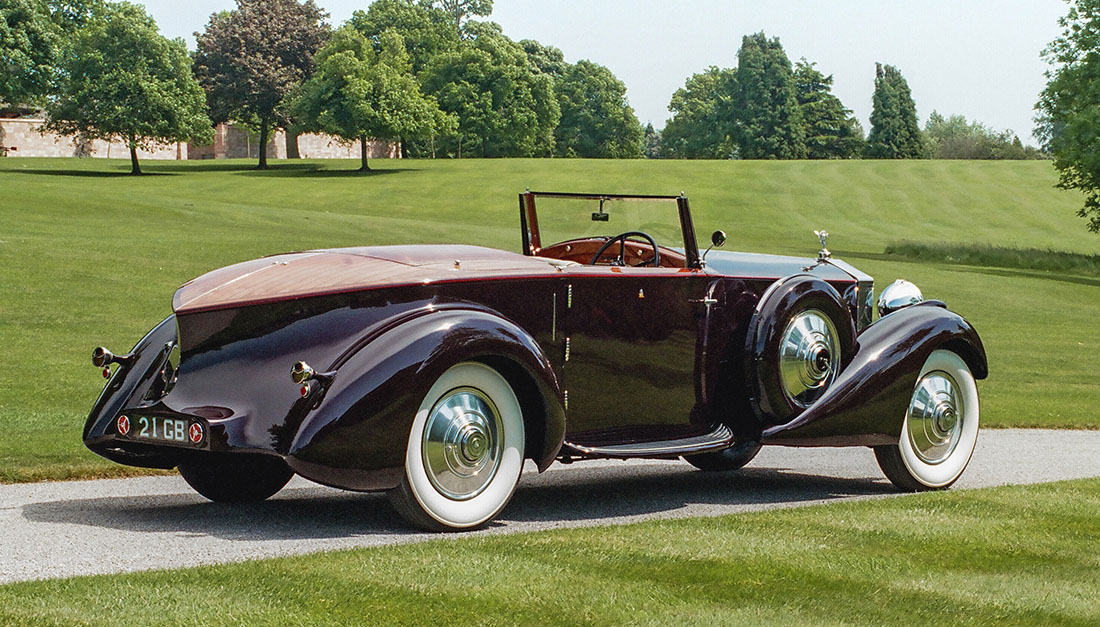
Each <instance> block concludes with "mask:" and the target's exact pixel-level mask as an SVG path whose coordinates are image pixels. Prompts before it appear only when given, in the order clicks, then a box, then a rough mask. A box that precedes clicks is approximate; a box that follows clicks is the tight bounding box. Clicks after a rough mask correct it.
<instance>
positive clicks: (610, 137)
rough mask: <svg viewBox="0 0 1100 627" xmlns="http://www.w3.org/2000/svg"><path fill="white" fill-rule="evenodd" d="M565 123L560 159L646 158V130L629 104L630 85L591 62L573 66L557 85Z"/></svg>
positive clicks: (557, 133) (557, 135)
mask: <svg viewBox="0 0 1100 627" xmlns="http://www.w3.org/2000/svg"><path fill="white" fill-rule="evenodd" d="M554 92H555V94H557V97H558V105H559V106H560V107H561V121H560V122H559V123H558V127H557V128H556V129H555V130H554V140H555V144H556V152H555V154H556V155H559V156H562V157H588V158H600V159H630V158H637V157H641V156H642V126H641V124H639V122H638V118H637V116H635V115H634V109H633V108H631V106H630V104H628V103H627V101H626V85H624V84H623V82H622V81H620V80H619V79H618V78H616V77H615V75H614V74H612V73H611V70H609V69H607V68H605V67H604V66H602V65H598V64H596V63H592V62H591V61H578V62H577V63H576V64H574V65H571V66H569V69H567V70H566V71H565V74H564V75H563V76H562V77H561V79H560V80H558V81H557V82H556V83H555V85H554Z"/></svg>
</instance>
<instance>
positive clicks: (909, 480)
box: [875, 350, 978, 492]
mask: <svg viewBox="0 0 1100 627" xmlns="http://www.w3.org/2000/svg"><path fill="white" fill-rule="evenodd" d="M977 442H978V386H977V385H976V384H975V383H974V375H973V374H971V373H970V368H969V367H967V365H966V362H965V361H963V359H962V358H961V357H959V355H958V354H956V353H954V352H952V351H949V350H937V351H933V353H932V354H931V355H929V356H928V359H927V360H926V361H925V362H924V367H922V368H921V370H920V375H919V376H918V377H917V385H916V387H914V388H913V396H912V397H911V399H910V401H909V409H908V410H907V411H906V413H905V422H904V424H903V425H902V429H901V438H900V440H899V442H898V444H896V445H888V446H876V447H875V458H876V459H877V460H878V464H879V467H880V468H882V472H883V474H885V475H886V478H887V479H889V480H890V482H891V483H893V484H894V485H895V486H897V487H898V488H900V489H902V490H906V491H909V492H917V491H923V490H935V489H942V488H946V487H948V486H950V485H951V484H952V483H955V481H956V480H957V479H958V478H959V476H960V475H962V472H963V470H964V469H965V468H966V465H967V464H968V463H969V462H970V456H971V455H972V454H973V453H974V446H975V445H976V444H977Z"/></svg>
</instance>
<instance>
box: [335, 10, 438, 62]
mask: <svg viewBox="0 0 1100 627" xmlns="http://www.w3.org/2000/svg"><path fill="white" fill-rule="evenodd" d="M348 24H349V25H351V26H352V27H353V28H355V30H357V31H359V32H360V33H362V34H363V36H365V37H366V38H367V39H369V40H370V41H371V43H372V44H373V45H374V49H375V52H378V51H379V49H380V47H381V36H382V33H384V32H386V31H387V30H393V31H394V32H396V33H397V34H398V35H401V38H402V40H403V41H404V42H405V50H406V52H408V54H409V59H410V61H411V63H412V72H413V74H415V75H416V76H420V74H421V73H422V72H423V71H424V68H426V67H427V66H428V64H429V63H430V62H431V60H432V59H433V58H435V57H437V56H439V55H441V54H443V53H445V52H451V51H453V50H455V49H456V48H458V42H459V36H458V29H457V28H456V27H455V25H454V22H453V21H452V19H451V16H450V14H448V13H447V12H446V11H444V10H443V9H440V8H436V7H433V6H430V5H426V4H423V3H418V2H415V1H414V0H375V2H372V3H371V5H370V6H369V7H368V8H367V10H366V12H363V11H356V12H355V13H352V15H351V19H350V20H348Z"/></svg>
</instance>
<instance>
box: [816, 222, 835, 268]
mask: <svg viewBox="0 0 1100 627" xmlns="http://www.w3.org/2000/svg"><path fill="white" fill-rule="evenodd" d="M814 235H816V236H817V239H818V240H820V241H821V250H820V251H818V253H817V260H818V261H825V260H826V259H829V258H830V257H832V256H833V253H831V252H829V249H828V248H827V247H826V246H825V240H827V239H829V232H828V231H826V230H824V229H822V230H820V231H814Z"/></svg>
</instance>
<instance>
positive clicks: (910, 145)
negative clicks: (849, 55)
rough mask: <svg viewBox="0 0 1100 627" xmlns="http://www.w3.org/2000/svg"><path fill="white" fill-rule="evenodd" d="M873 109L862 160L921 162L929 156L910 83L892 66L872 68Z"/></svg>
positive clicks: (880, 65)
mask: <svg viewBox="0 0 1100 627" xmlns="http://www.w3.org/2000/svg"><path fill="white" fill-rule="evenodd" d="M873 103H874V108H873V109H872V111H871V132H870V134H868V135H867V150H866V152H865V153H864V154H865V156H867V157H870V158H872V159H923V158H925V157H927V156H928V150H927V148H926V147H925V144H924V136H923V135H922V134H921V130H920V125H919V124H918V122H917V105H916V103H914V102H913V95H912V94H911V93H910V91H909V83H908V82H906V80H905V77H904V76H902V75H901V72H899V71H898V69H897V68H896V67H894V66H892V65H882V64H881V63H876V64H875V94H874V97H873Z"/></svg>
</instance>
